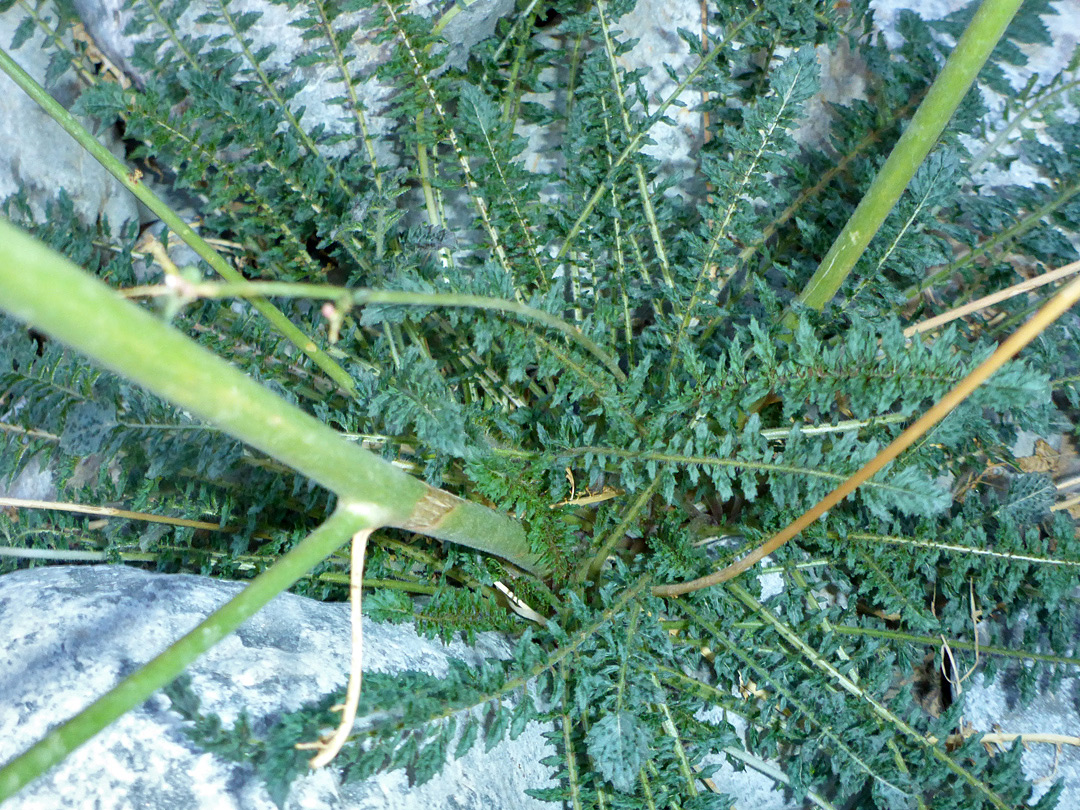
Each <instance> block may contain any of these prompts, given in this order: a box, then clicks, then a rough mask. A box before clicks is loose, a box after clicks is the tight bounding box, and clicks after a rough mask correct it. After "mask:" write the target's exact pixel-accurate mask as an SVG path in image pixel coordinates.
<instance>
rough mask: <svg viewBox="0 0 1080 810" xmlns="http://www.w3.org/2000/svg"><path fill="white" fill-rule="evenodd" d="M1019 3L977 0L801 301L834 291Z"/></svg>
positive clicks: (819, 301)
mask: <svg viewBox="0 0 1080 810" xmlns="http://www.w3.org/2000/svg"><path fill="white" fill-rule="evenodd" d="M1021 2H1022V0H983V2H982V5H980V6H979V10H978V11H976V12H975V16H974V17H973V18H972V19H971V22H970V23H969V24H968V27H967V30H965V31H964V34H963V36H962V37H960V41H959V42H958V43H956V48H955V49H954V50H953V52H952V53H951V54H950V55H949V58H948V60H946V62H945V66H944V67H943V68H942V69H941V73H940V74H939V75H938V77H937V79H936V80H935V81H934V84H933V86H932V87H931V88H930V91H929V92H928V93H927V94H926V98H924V99H923V102H922V104H920V105H919V109H918V110H916V111H915V115H914V117H913V118H912V119H911V123H910V124H908V126H907V129H905V130H904V134H903V135H901V136H900V140H899V141H897V142H896V146H894V147H893V150H892V153H891V154H890V155H889V159H888V160H886V161H885V165H884V166H882V167H881V171H879V172H878V174H877V177H875V178H874V182H873V183H871V184H870V188H869V189H868V190H867V192H866V194H865V195H864V196H863V198H862V201H861V202H860V203H859V205H858V207H857V208H856V209H855V213H853V214H852V215H851V218H850V219H849V220H848V222H847V224H846V225H845V226H844V229H843V230H842V231H841V232H840V235H839V236H838V237H836V241H835V242H833V245H832V247H831V248H829V252H828V253H827V254H826V255H825V258H824V259H822V260H821V264H820V265H819V266H818V269H817V271H816V272H815V273H814V275H813V277H812V278H811V279H810V281H809V282H807V285H806V287H805V288H804V289H803V291H802V293H801V294H800V295H799V300H800V301H801V302H802V303H804V304H806V305H807V306H810V307H813V308H814V309H818V310H820V309H822V308H823V307H824V306H825V304H826V303H827V302H828V301H829V299H831V298H832V297H833V295H835V294H836V291H837V290H838V289H839V288H840V285H841V284H842V283H843V281H844V279H845V278H847V276H848V273H850V272H851V269H852V268H853V267H854V266H855V262H857V261H858V260H859V257H860V256H862V254H863V251H864V250H865V249H866V246H867V245H868V244H870V240H871V239H873V237H874V234H876V233H877V232H878V229H879V228H880V227H881V223H882V222H884V221H885V217H887V216H888V215H889V212H890V211H891V210H892V209H893V206H894V205H896V201H897V200H899V199H900V195H901V194H902V193H903V192H904V189H905V188H907V184H908V183H909V182H910V181H911V178H912V177H913V176H914V174H915V170H916V169H918V168H919V166H920V165H921V164H922V162H923V160H924V159H925V158H926V156H927V154H929V152H930V150H931V149H932V148H933V147H934V145H935V144H936V143H937V140H938V138H939V137H940V136H941V133H942V131H943V130H944V129H945V125H946V124H947V123H948V122H949V119H950V118H952V115H953V113H954V112H955V111H956V108H957V106H959V104H960V102H961V100H962V99H963V98H964V96H965V95H966V94H967V92H968V90H969V89H970V88H971V85H972V83H973V82H974V81H975V77H976V76H977V75H978V73H979V71H980V70H981V69H982V66H983V65H984V64H985V63H986V60H987V59H988V58H989V56H990V52H991V51H993V50H994V46H995V45H997V43H998V40H1000V39H1001V36H1002V34H1004V33H1005V29H1006V28H1007V27H1008V25H1009V22H1010V20H1012V18H1013V15H1015V14H1016V10H1017V9H1018V8H1019V7H1020V3H1021ZM785 324H786V325H787V326H789V327H792V328H793V327H794V324H795V318H794V315H793V314H791V313H789V314H788V317H787V318H786V319H785Z"/></svg>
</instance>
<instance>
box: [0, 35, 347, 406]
mask: <svg viewBox="0 0 1080 810" xmlns="http://www.w3.org/2000/svg"><path fill="white" fill-rule="evenodd" d="M0 70H3V71H4V73H6V74H7V75H8V76H10V77H11V79H12V81H14V82H15V84H17V85H18V86H19V87H20V88H21V89H22V91H23V92H24V93H26V94H27V95H28V96H30V98H32V99H33V100H34V101H36V102H37V103H38V105H39V106H40V107H41V108H42V109H43V110H44V111H45V112H46V113H48V114H49V116H50V117H51V118H52V119H53V120H54V121H56V123H58V124H59V125H60V126H62V127H63V128H64V129H65V130H66V131H67V133H68V134H69V135H71V137H72V138H74V139H75V140H76V141H77V142H78V143H79V145H80V146H81V147H82V148H83V149H85V150H86V151H87V152H89V153H90V154H91V155H92V156H93V157H94V159H95V160H97V162H98V163H100V164H101V165H102V166H104V167H105V169H106V170H107V171H108V172H109V174H111V175H112V176H113V177H115V178H116V179H117V180H118V181H119V182H120V183H121V184H122V185H123V186H124V188H126V189H127V190H128V191H130V192H131V193H132V194H134V195H135V197H136V199H138V200H139V202H141V203H142V204H143V205H145V206H146V207H147V208H149V209H150V210H151V211H152V212H153V213H154V215H155V216H157V217H158V219H160V220H161V221H162V222H164V223H165V224H166V225H167V226H168V227H169V230H171V231H172V232H173V233H175V234H176V235H177V236H179V237H180V238H181V239H183V240H184V242H186V243H187V244H188V246H189V247H190V248H191V249H192V250H194V251H195V252H196V253H197V254H199V257H200V258H201V259H202V260H203V261H205V262H206V263H207V264H208V265H210V267H211V268H213V269H214V271H215V272H216V273H217V274H218V275H220V276H221V277H222V278H223V279H225V280H226V281H232V282H238V283H242V282H244V281H245V279H244V276H243V275H242V274H241V273H240V272H239V271H237V270H236V269H235V268H233V266H232V265H230V264H229V263H228V262H227V261H225V259H223V258H222V257H221V255H220V254H219V253H218V252H217V251H216V250H214V249H213V248H212V247H211V246H210V244H209V243H208V242H207V241H206V240H205V239H203V238H202V237H201V236H199V234H197V233H196V232H195V231H194V230H192V228H191V227H190V226H189V225H188V224H187V223H186V222H184V220H182V219H181V218H180V217H179V215H177V214H176V212H175V211H173V210H172V209H171V208H169V206H168V205H166V204H165V202H164V201H162V200H161V198H160V197H158V196H157V195H156V194H154V192H153V191H151V190H150V189H149V188H147V187H146V186H145V185H143V184H142V182H141V181H140V180H139V179H138V176H137V175H136V174H134V173H133V172H132V170H131V169H130V168H129V167H128V166H125V165H124V163H122V162H121V161H120V160H119V159H117V157H116V156H115V155H113V153H112V152H110V151H109V150H108V149H106V148H105V147H104V146H102V145H101V144H100V143H98V140H97V138H95V137H94V136H93V135H92V134H90V132H89V131H88V130H87V129H86V127H84V126H83V125H82V124H81V123H79V120H78V119H77V118H75V116H73V115H72V114H71V113H69V112H68V111H67V110H66V109H64V108H63V107H62V106H61V105H60V104H59V103H58V102H57V101H56V99H54V98H53V97H52V96H50V95H49V94H48V93H47V92H46V91H45V88H43V87H42V86H41V85H40V84H38V83H37V82H36V81H34V78H33V77H32V76H31V75H30V74H29V73H27V72H26V71H25V70H23V69H22V68H21V67H19V65H18V64H17V63H16V62H15V60H13V59H12V58H11V57H10V56H9V55H8V53H7V51H5V50H4V49H3V48H0ZM251 305H252V306H253V307H255V309H256V310H257V311H258V312H259V313H260V314H261V315H262V316H263V317H264V318H266V320H268V321H269V322H270V324H271V325H272V326H273V327H274V328H275V329H277V330H278V331H279V332H280V333H281V334H282V335H284V336H285V337H286V338H287V339H288V340H289V341H290V342H291V343H292V344H293V345H294V346H296V348H298V349H299V350H300V351H302V352H303V353H304V354H306V355H307V356H308V357H309V358H311V361H312V362H313V363H314V364H315V365H316V366H318V367H319V368H320V369H321V370H322V371H323V373H325V374H326V375H327V376H328V377H330V379H332V380H333V381H334V382H335V383H337V384H338V386H340V387H341V389H342V390H343V391H345V392H347V393H348V394H349V396H352V397H355V396H356V384H355V383H354V382H353V379H352V377H351V376H349V373H348V372H347V371H345V369H343V368H342V367H341V366H340V365H338V364H337V363H336V362H335V361H334V360H333V359H332V358H331V357H330V355H328V354H327V353H326V352H325V351H323V350H322V349H320V348H319V347H318V346H317V345H316V344H315V342H314V341H313V340H312V339H311V338H310V337H308V336H307V335H305V334H304V333H303V331H301V330H300V329H299V328H298V327H297V326H296V324H294V323H293V322H292V321H290V320H289V319H288V318H287V317H286V316H285V313H283V312H282V311H281V310H279V309H278V308H277V307H275V306H274V305H273V304H271V303H270V302H269V301H265V300H261V299H256V300H253V301H252V302H251Z"/></svg>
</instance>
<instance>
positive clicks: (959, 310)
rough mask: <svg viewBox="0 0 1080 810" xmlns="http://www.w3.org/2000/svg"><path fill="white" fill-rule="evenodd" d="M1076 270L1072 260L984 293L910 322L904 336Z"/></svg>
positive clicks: (940, 323)
mask: <svg viewBox="0 0 1080 810" xmlns="http://www.w3.org/2000/svg"><path fill="white" fill-rule="evenodd" d="M1078 272H1080V262H1072V263H1071V264H1067V265H1065V266H1064V267H1059V268H1058V269H1057V270H1051V271H1050V272H1049V273H1043V274H1042V275H1039V276H1036V277H1035V278H1029V279H1027V280H1026V281H1021V282H1020V283H1019V284H1014V285H1012V286H1011V287H1006V288H1005V289H1004V290H999V291H998V292H996V293H991V294H990V295H985V296H983V297H982V298H980V299H978V300H976V301H972V302H970V303H968V304H964V305H963V306H962V307H956V308H955V309H951V310H949V311H948V312H943V313H941V314H940V315H937V316H935V317H933V318H927V319H926V320H925V321H920V322H919V323H916V324H912V325H911V326H909V327H908V328H907V329H905V330H904V337H912V336H913V335H917V334H919V333H920V332H929V331H930V330H931V329H937V328H938V327H939V326H944V325H945V324H947V323H949V322H950V321H955V320H956V319H957V318H963V317H964V316H965V315H970V314H971V313H973V312H978V311H979V310H980V309H986V308H987V307H992V306H993V305H994V304H999V303H1001V302H1002V301H1006V300H1008V299H1009V298H1013V297H1015V296H1017V295H1020V294H1021V293H1025V292H1027V291H1029V290H1034V289H1037V288H1039V287H1042V286H1044V285H1046V284H1052V283H1053V282H1055V281H1059V280H1061V279H1063V278H1067V277H1068V276H1071V275H1073V274H1075V273H1078Z"/></svg>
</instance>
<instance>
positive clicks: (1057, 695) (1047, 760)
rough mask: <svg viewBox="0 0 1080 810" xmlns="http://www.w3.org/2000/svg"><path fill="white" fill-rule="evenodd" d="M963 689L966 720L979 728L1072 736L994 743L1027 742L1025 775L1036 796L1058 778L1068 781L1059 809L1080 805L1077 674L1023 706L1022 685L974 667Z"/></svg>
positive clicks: (1079, 691) (1079, 684) (982, 730)
mask: <svg viewBox="0 0 1080 810" xmlns="http://www.w3.org/2000/svg"><path fill="white" fill-rule="evenodd" d="M963 689H964V692H963V694H964V723H965V725H970V727H971V728H972V729H974V730H975V731H976V732H979V733H990V732H997V733H1002V734H1025V735H1030V734H1042V735H1047V734H1058V735H1063V736H1065V737H1071V738H1072V740H1073V742H1072V743H1070V744H1058V743H1055V742H1053V741H1047V738H1045V737H1044V738H1043V740H1042V741H1039V738H1038V737H1036V738H1034V739H1031V740H1028V741H1025V742H1024V743H1019V742H1006V743H1000V744H997V743H996V744H995V745H994V747H995V748H999V747H1000V748H1011V747H1012V746H1013V745H1023V746H1024V753H1023V757H1022V760H1021V761H1022V763H1023V767H1024V776H1026V777H1027V778H1028V779H1030V780H1031V783H1032V785H1033V786H1034V794H1033V798H1035V799H1039V798H1041V797H1042V795H1043V794H1044V793H1046V792H1047V791H1048V790H1050V788H1051V787H1052V786H1053V785H1054V783H1055V782H1058V781H1061V782H1064V783H1065V789H1064V791H1063V792H1062V794H1061V797H1060V798H1059V799H1058V804H1057V806H1058V807H1059V808H1061V810H1067V808H1073V807H1080V748H1078V747H1077V744H1076V741H1077V740H1078V738H1080V711H1078V707H1080V680H1078V679H1077V678H1076V677H1075V673H1074V674H1073V675H1072V676H1071V677H1070V676H1068V675H1067V676H1066V677H1065V678H1064V679H1063V680H1062V682H1061V684H1060V685H1059V686H1058V687H1057V688H1056V689H1053V690H1049V689H1044V690H1042V691H1040V693H1039V694H1038V695H1036V696H1035V699H1034V700H1033V701H1032V702H1031V704H1030V705H1028V706H1022V705H1021V704H1020V701H1019V694H1018V690H1017V689H1016V687H1015V686H1012V685H1011V684H1010V682H1009V678H1008V677H1006V676H1002V675H998V676H997V677H996V678H994V679H992V680H989V681H988V680H987V679H986V677H985V676H984V674H983V673H982V672H976V673H975V674H974V675H972V676H971V680H970V682H968V683H965V684H963Z"/></svg>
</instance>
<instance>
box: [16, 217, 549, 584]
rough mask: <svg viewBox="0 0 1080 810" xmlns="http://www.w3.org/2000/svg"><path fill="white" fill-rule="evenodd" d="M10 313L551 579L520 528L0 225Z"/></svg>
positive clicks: (403, 518) (428, 527)
mask: <svg viewBox="0 0 1080 810" xmlns="http://www.w3.org/2000/svg"><path fill="white" fill-rule="evenodd" d="M0 308H2V309H4V310H7V311H8V312H10V313H11V314H12V315H14V316H15V317H16V318H18V319H19V320H21V321H24V322H26V323H28V324H30V325H32V326H33V327H35V328H36V329H39V330H40V331H42V332H44V333H46V334H48V335H49V336H51V337H53V338H55V339H57V340H59V341H60V342H62V343H65V344H67V345H69V346H71V347H72V348H74V349H77V350H78V351H80V352H82V353H83V354H85V355H87V356H88V357H90V358H92V359H93V360H95V361H97V362H98V363H99V364H101V365H102V366H105V367H106V368H109V369H111V370H113V371H115V372H117V373H118V374H122V375H123V376H125V377H127V378H128V379H131V380H133V381H135V382H136V383H138V384H139V385H141V386H143V387H144V388H146V389H147V390H148V391H151V392H153V393H154V394H156V395H158V396H160V397H162V398H163V399H166V400H168V401H169V402H172V403H173V404H175V405H178V406H180V407H181V408H183V409H185V410H186V411H188V412H190V413H191V414H193V415H195V416H197V417H199V418H201V419H203V420H204V421H206V422H208V423H210V424H212V425H214V426H216V427H218V428H220V429H221V430H223V431H225V432H226V433H228V434H230V435H231V436H234V437H235V438H237V439H239V440H241V441H243V442H246V443H247V444H249V445H251V446H252V447H255V448H256V449H258V450H260V451H262V452H263V453H265V454H267V455H268V456H270V457H272V458H275V459H277V460H278V461H281V462H282V463H284V464H287V465H289V466H290V467H292V468H293V469H294V470H297V471H298V472H300V473H302V474H304V475H306V476H307V477H308V478H311V479H312V480H313V481H315V482H316V483H318V484H321V485H322V486H324V487H326V488H327V489H329V490H331V491H332V492H334V493H335V494H336V495H337V496H338V497H339V498H340V499H342V500H344V501H347V502H349V503H350V504H351V508H353V509H354V510H358V513H359V510H363V511H364V514H365V515H366V517H367V518H368V519H369V521H370V523H371V525H375V526H396V527H400V528H405V529H410V530H412V531H416V532H420V533H422V534H426V535H429V536H431V537H437V538H440V539H443V540H449V541H452V542H455V543H461V544H462V545H465V546H468V547H470V548H474V549H477V550H479V551H485V552H488V553H491V554H496V555H499V556H501V557H505V558H506V559H508V560H510V561H511V562H513V563H514V564H516V565H518V566H520V567H521V568H524V569H525V570H527V571H529V572H531V573H534V574H542V573H546V572H545V570H544V567H543V566H542V565H541V564H540V562H539V560H538V559H537V557H536V556H535V555H534V554H532V553H531V551H530V550H529V543H528V540H527V539H526V537H525V532H524V529H523V528H522V527H521V524H520V523H518V522H517V521H515V520H512V519H511V518H509V517H507V516H505V515H502V514H500V513H498V512H495V511H493V510H491V509H488V508H486V507H484V506H481V505H479V504H475V503H471V502H469V501H464V500H462V499H461V498H458V497H456V496H454V495H451V494H449V493H447V492H443V491H442V490H438V489H435V488H434V487H430V486H428V485H427V484H425V483H423V482H422V481H418V480H417V479H415V478H413V477H412V476H410V475H408V474H407V473H405V472H403V471H401V470H399V469H397V468H396V467H394V466H393V465H392V464H390V463H389V462H386V461H383V460H382V459H380V458H379V457H378V456H376V455H375V454H373V453H371V452H369V451H367V450H364V449H363V448H362V447H359V446H357V445H355V444H353V443H352V442H349V441H346V440H345V439H343V438H341V437H340V436H339V435H337V433H336V432H335V431H333V430H332V429H330V428H329V427H327V426H326V425H324V424H323V423H322V422H320V421H318V420H317V419H315V418H314V417H312V416H310V415H309V414H306V413H304V412H303V411H301V410H300V409H298V408H296V407H294V406H292V405H290V404H289V403H287V402H285V401H284V400H282V399H281V398H279V397H278V396H276V395H275V394H273V393H272V392H271V391H270V390H268V389H267V388H264V387H263V386H262V385H260V384H259V383H257V382H255V381H254V380H252V379H251V378H250V377H248V376H246V375H244V374H242V373H241V372H239V371H238V370H236V369H235V368H233V367H232V366H231V365H229V364H228V363H226V362H225V361H224V360H222V359H221V358H220V357H218V356H216V355H214V354H212V353H211V352H209V351H207V350H206V349H204V348H202V347H201V346H199V345H198V344H197V343H195V342H194V341H192V340H190V339H189V338H187V337H186V336H184V335H182V334H181V333H180V332H178V331H177V330H175V329H173V328H172V327H170V326H168V325H166V324H164V323H162V322H161V321H160V320H158V319H157V318H156V317H154V316H153V315H152V314H150V313H149V312H147V311H145V310H143V309H141V308H140V307H138V306H136V305H135V304H133V303H131V302H130V301H126V300H124V299H123V298H121V297H120V296H119V295H117V294H116V293H115V292H114V291H113V290H112V289H111V288H109V287H108V286H106V285H105V284H103V283H102V282H100V281H98V280H97V279H95V278H93V277H91V276H89V275H87V274H86V273H84V272H83V271H82V270H80V269H79V268H78V267H77V266H76V265H74V264H73V263H72V262H70V261H69V260H68V259H66V258H64V257H63V256H61V255H60V254H59V253H56V252H54V251H52V250H49V249H48V248H47V247H45V246H44V245H42V244H41V243H40V242H38V241H37V240H36V239H33V238H32V237H30V236H28V235H27V234H25V233H23V232H22V231H20V230H19V229H18V228H16V227H14V226H13V225H11V224H10V223H7V222H4V221H3V220H0Z"/></svg>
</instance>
